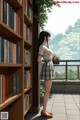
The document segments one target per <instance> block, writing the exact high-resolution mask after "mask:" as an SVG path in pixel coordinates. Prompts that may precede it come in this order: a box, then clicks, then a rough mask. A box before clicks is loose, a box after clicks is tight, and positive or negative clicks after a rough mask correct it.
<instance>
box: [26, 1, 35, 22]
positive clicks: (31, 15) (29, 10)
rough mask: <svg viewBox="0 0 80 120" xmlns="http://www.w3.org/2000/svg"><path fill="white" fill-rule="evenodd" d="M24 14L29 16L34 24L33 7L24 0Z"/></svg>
mask: <svg viewBox="0 0 80 120" xmlns="http://www.w3.org/2000/svg"><path fill="white" fill-rule="evenodd" d="M24 12H25V14H26V15H27V16H28V18H29V19H30V21H31V22H32V21H33V13H32V9H31V6H30V5H29V2H28V0H24Z"/></svg>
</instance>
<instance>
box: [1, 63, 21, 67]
mask: <svg viewBox="0 0 80 120" xmlns="http://www.w3.org/2000/svg"><path fill="white" fill-rule="evenodd" d="M0 67H22V64H14V63H0Z"/></svg>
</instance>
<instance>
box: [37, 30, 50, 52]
mask: <svg viewBox="0 0 80 120" xmlns="http://www.w3.org/2000/svg"><path fill="white" fill-rule="evenodd" d="M48 36H51V35H50V33H49V32H47V31H41V32H40V35H39V40H38V51H39V46H40V45H41V44H42V43H43V42H44V37H46V40H47V46H48V47H49V45H48Z"/></svg>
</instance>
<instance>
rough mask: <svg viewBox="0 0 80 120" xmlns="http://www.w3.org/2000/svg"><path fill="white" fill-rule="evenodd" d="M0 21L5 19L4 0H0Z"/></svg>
mask: <svg viewBox="0 0 80 120" xmlns="http://www.w3.org/2000/svg"><path fill="white" fill-rule="evenodd" d="M0 21H3V0H0Z"/></svg>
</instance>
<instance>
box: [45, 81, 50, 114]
mask: <svg viewBox="0 0 80 120" xmlns="http://www.w3.org/2000/svg"><path fill="white" fill-rule="evenodd" d="M51 85H52V80H45V94H44V99H43V112H44V113H46V106H47V101H48V97H49V93H50V90H51Z"/></svg>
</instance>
